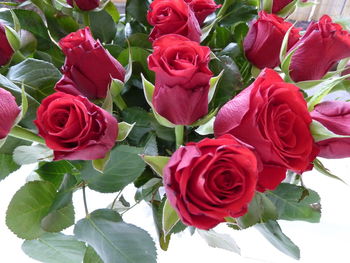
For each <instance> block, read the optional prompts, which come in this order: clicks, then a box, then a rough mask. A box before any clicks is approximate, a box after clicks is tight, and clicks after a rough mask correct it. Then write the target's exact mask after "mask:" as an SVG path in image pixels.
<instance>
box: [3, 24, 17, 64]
mask: <svg viewBox="0 0 350 263" xmlns="http://www.w3.org/2000/svg"><path fill="white" fill-rule="evenodd" d="M13 53H14V51H13V49H12V47H11V45H10V43H9V41H8V40H7V37H6V30H5V27H4V26H3V24H1V23H0V66H3V65H6V64H7V63H9V62H10V60H11V58H12V55H13Z"/></svg>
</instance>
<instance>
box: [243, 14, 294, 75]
mask: <svg viewBox="0 0 350 263" xmlns="http://www.w3.org/2000/svg"><path fill="white" fill-rule="evenodd" d="M292 26H293V25H292V24H291V23H289V22H286V21H284V19H283V18H281V17H279V16H276V15H274V14H268V13H266V12H265V11H261V12H259V18H258V19H255V20H253V22H252V23H251V25H250V27H249V31H248V34H247V36H246V37H245V39H244V43H243V46H244V52H245V55H246V57H247V59H248V60H249V61H250V62H251V63H252V64H254V66H256V67H258V68H260V69H263V68H275V67H277V66H278V65H279V64H280V51H281V47H282V42H283V38H284V36H285V35H286V33H287V31H288V29H289V28H290V27H292ZM299 38H300V34H299V29H297V28H293V29H292V31H291V32H290V35H289V41H288V46H287V49H288V50H289V49H290V48H291V47H292V46H293V45H294V44H295V43H296V42H298V40H299Z"/></svg>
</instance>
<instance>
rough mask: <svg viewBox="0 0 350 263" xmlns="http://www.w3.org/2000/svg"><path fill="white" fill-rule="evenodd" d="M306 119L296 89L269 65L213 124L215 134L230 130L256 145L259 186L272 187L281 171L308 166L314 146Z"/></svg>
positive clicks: (314, 153) (278, 181)
mask: <svg viewBox="0 0 350 263" xmlns="http://www.w3.org/2000/svg"><path fill="white" fill-rule="evenodd" d="M311 121H312V120H311V117H310V114H309V112H308V110H307V105H306V101H305V100H304V98H303V95H302V93H301V92H300V90H299V88H298V87H296V86H294V85H293V84H289V83H286V82H284V81H283V79H282V78H281V77H280V76H279V75H278V74H277V73H276V72H275V71H273V70H272V69H265V70H263V71H262V72H261V74H260V75H259V77H258V78H257V79H256V80H255V81H254V83H253V84H252V85H250V86H249V87H248V88H246V89H245V90H243V91H242V92H241V93H240V94H239V95H238V96H236V97H235V98H233V99H232V100H231V101H229V102H228V103H226V104H225V105H224V106H223V107H222V108H221V110H220V111H219V113H218V115H217V117H216V120H215V123H214V132H215V136H216V137H218V136H221V135H223V134H226V133H229V134H232V135H233V136H235V137H236V138H237V139H239V140H240V141H242V142H244V143H247V144H249V145H251V146H253V147H254V148H255V151H256V152H257V154H258V155H259V156H260V158H261V161H262V162H263V165H264V169H263V170H262V172H261V173H260V174H259V180H258V190H259V191H264V190H265V189H271V190H272V189H274V188H275V187H277V186H278V184H279V183H280V182H281V181H282V180H283V179H284V178H285V173H286V169H290V170H294V171H298V172H302V171H305V170H307V169H308V168H310V164H311V162H312V161H313V160H314V158H315V157H316V155H317V153H318V150H317V148H316V146H315V143H314V140H313V137H312V135H311V133H310V129H309V126H310V124H311Z"/></svg>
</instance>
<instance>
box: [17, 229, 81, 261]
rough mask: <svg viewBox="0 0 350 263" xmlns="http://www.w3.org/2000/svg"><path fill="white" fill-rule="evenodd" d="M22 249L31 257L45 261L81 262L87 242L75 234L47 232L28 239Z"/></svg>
mask: <svg viewBox="0 0 350 263" xmlns="http://www.w3.org/2000/svg"><path fill="white" fill-rule="evenodd" d="M22 250H23V251H24V253H26V254H27V255H28V256H29V257H31V258H33V259H35V260H39V261H40V262H45V263H62V262H65V263H81V262H82V260H83V257H84V253H85V250H86V247H85V244H84V243H83V242H80V241H78V240H76V239H75V238H74V237H73V236H66V235H64V234H61V233H55V234H54V233H46V234H44V235H42V236H40V237H39V238H38V239H35V240H26V241H24V243H23V244H22Z"/></svg>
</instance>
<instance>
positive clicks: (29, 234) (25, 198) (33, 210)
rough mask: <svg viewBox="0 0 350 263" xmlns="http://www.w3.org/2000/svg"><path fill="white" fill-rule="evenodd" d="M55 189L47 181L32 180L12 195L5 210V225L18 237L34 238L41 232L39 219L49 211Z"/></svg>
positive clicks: (42, 231) (42, 232)
mask: <svg viewBox="0 0 350 263" xmlns="http://www.w3.org/2000/svg"><path fill="white" fill-rule="evenodd" d="M55 195H56V189H55V187H54V186H53V185H52V184H51V183H49V182H42V181H33V182H28V183H27V184H25V185H24V186H23V187H21V188H20V189H19V190H18V191H17V192H16V194H15V195H14V196H13V198H12V200H11V202H10V204H9V206H8V209H7V212H6V225H7V226H8V228H9V229H11V231H12V232H14V233H15V234H16V235H17V236H18V237H19V238H24V239H35V238H37V237H39V236H41V235H42V234H44V233H45V232H44V230H43V229H42V228H41V226H40V223H41V219H42V218H43V217H44V216H45V215H46V214H47V212H48V211H49V209H50V207H51V204H52V202H53V200H54V198H55Z"/></svg>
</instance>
